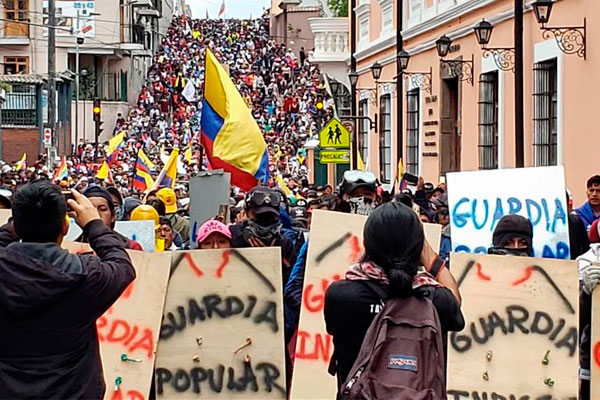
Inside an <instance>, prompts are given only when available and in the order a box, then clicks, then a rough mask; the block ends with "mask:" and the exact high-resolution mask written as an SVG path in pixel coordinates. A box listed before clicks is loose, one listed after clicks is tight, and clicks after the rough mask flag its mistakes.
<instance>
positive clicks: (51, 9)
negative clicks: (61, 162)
mask: <svg viewBox="0 0 600 400" xmlns="http://www.w3.org/2000/svg"><path fill="white" fill-rule="evenodd" d="M55 26H56V4H55V0H48V126H49V127H50V129H51V130H52V139H51V145H50V148H54V146H56V81H55V75H56V30H55ZM48 153H49V155H50V154H51V153H52V152H51V151H49V152H48ZM47 163H48V170H50V169H51V167H52V164H53V163H52V161H51V160H50V157H48V160H47Z"/></svg>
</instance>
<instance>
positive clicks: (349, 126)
mask: <svg viewBox="0 0 600 400" xmlns="http://www.w3.org/2000/svg"><path fill="white" fill-rule="evenodd" d="M342 125H343V126H344V128H346V130H347V131H348V132H350V133H352V132H354V122H353V121H344V122H342Z"/></svg>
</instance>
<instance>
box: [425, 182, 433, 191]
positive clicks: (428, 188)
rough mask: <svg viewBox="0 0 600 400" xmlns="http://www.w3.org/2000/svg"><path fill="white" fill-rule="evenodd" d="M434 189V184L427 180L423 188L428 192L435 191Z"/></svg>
mask: <svg viewBox="0 0 600 400" xmlns="http://www.w3.org/2000/svg"><path fill="white" fill-rule="evenodd" d="M433 189H435V188H434V186H433V183H431V182H426V183H425V184H424V185H423V190H425V191H426V192H427V193H429V192H433Z"/></svg>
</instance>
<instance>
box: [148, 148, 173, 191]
mask: <svg viewBox="0 0 600 400" xmlns="http://www.w3.org/2000/svg"><path fill="white" fill-rule="evenodd" d="M178 159H179V148H177V147H176V148H174V149H173V151H172V152H171V155H170V156H169V160H168V161H167V162H166V164H165V166H164V168H163V169H162V171H160V174H159V175H158V177H157V178H156V181H155V182H154V188H153V189H155V190H156V189H160V188H163V187H168V188H171V189H173V188H174V187H175V181H176V180H177V160H178Z"/></svg>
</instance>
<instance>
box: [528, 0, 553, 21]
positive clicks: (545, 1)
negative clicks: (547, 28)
mask: <svg viewBox="0 0 600 400" xmlns="http://www.w3.org/2000/svg"><path fill="white" fill-rule="evenodd" d="M533 12H534V13H535V19H537V22H538V24H540V25H542V27H543V26H544V25H546V24H547V23H548V21H550V13H551V12H552V0H537V1H536V2H535V3H533Z"/></svg>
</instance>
